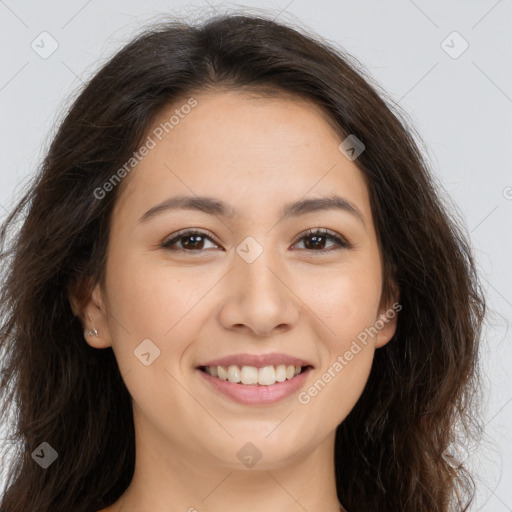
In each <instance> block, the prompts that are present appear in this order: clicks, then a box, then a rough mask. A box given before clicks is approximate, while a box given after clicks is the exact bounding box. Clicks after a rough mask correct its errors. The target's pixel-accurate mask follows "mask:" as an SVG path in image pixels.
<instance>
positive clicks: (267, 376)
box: [258, 366, 276, 386]
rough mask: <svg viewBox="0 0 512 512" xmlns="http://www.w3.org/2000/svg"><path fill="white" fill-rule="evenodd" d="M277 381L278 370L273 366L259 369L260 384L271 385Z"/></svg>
mask: <svg viewBox="0 0 512 512" xmlns="http://www.w3.org/2000/svg"><path fill="white" fill-rule="evenodd" d="M275 383H276V370H275V369H274V367H273V366H264V367H263V368H260V369H259V370H258V384H261V385H263V386H270V385H271V384H275Z"/></svg>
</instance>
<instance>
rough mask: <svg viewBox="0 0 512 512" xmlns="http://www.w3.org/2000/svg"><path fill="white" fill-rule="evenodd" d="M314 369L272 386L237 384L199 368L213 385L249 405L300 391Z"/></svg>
mask: <svg viewBox="0 0 512 512" xmlns="http://www.w3.org/2000/svg"><path fill="white" fill-rule="evenodd" d="M311 370H312V368H311V367H308V368H307V369H305V370H304V371H302V372H301V373H299V375H296V376H295V377H294V378H293V379H290V380H285V381H283V382H276V383H275V384H271V385H270V386H261V385H248V384H237V383H235V382H230V381H229V380H222V379H219V378H217V377H212V376H211V375H210V374H209V373H206V372H204V371H202V370H199V369H197V370H196V371H198V372H199V373H200V374H201V376H202V377H203V378H204V379H205V380H206V382H208V383H210V384H211V386H212V387H213V388H214V389H215V390H216V391H219V392H220V393H222V394H224V395H225V396H227V397H229V398H231V399H232V400H234V401H235V402H238V403H241V404H249V405H260V404H273V403H276V402H279V401H280V400H284V399H285V398H288V397H289V396H290V395H292V394H293V393H295V392H296V391H298V390H299V389H300V388H301V387H302V386H303V385H304V382H305V380H306V378H307V376H308V374H309V372H310V371H311Z"/></svg>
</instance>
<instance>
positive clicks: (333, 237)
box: [161, 228, 353, 254]
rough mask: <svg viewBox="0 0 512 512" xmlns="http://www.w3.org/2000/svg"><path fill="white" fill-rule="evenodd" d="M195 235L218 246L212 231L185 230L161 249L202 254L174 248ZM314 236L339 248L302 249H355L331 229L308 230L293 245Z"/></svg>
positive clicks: (197, 251)
mask: <svg viewBox="0 0 512 512" xmlns="http://www.w3.org/2000/svg"><path fill="white" fill-rule="evenodd" d="M193 235H199V236H202V237H204V238H209V239H210V240H211V241H212V242H214V243H215V244H217V242H216V241H215V236H214V235H213V233H211V232H210V231H200V230H197V229H184V230H183V231H179V232H178V233H176V235H174V236H173V237H172V238H170V239H169V240H167V241H165V242H163V243H162V244H161V247H162V248H163V249H166V250H168V251H175V252H178V251H180V252H187V253H194V252H195V253H201V252H203V250H192V249H179V248H178V249H176V248H173V247H172V246H173V245H174V244H175V243H176V242H177V241H179V240H180V239H181V238H184V237H187V236H193ZM313 236H322V237H325V238H326V239H327V240H328V241H331V242H334V243H335V244H336V245H337V246H338V247H330V248H328V249H319V250H316V249H302V250H306V251H309V252H316V253H320V254H323V253H327V252H329V251H332V250H334V249H350V248H352V247H353V244H351V243H350V242H348V241H347V240H346V239H344V238H342V237H340V236H338V235H337V234H336V233H335V232H333V231H330V230H329V229H322V228H313V229H308V230H307V231H306V232H304V233H302V234H301V236H300V238H299V239H298V240H297V241H296V242H295V243H294V244H293V245H296V244H297V243H298V242H300V241H302V240H303V239H304V238H308V237H313Z"/></svg>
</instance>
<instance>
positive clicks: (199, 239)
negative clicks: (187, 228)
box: [181, 235, 204, 249]
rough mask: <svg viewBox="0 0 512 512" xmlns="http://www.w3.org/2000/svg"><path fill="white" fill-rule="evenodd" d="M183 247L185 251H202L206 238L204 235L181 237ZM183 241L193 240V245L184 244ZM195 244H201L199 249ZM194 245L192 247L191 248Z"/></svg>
mask: <svg viewBox="0 0 512 512" xmlns="http://www.w3.org/2000/svg"><path fill="white" fill-rule="evenodd" d="M181 240H182V246H183V247H184V248H185V249H202V248H203V245H204V237H203V236H202V235H186V236H183V237H181ZM183 240H193V242H192V244H188V243H184V242H183ZM195 244H199V247H198V246H197V245H195ZM191 245H192V247H190V246H191Z"/></svg>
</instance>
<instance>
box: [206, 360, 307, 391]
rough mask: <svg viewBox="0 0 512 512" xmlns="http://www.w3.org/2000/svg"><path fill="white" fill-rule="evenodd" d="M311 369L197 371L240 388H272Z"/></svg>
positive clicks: (235, 367)
mask: <svg viewBox="0 0 512 512" xmlns="http://www.w3.org/2000/svg"><path fill="white" fill-rule="evenodd" d="M312 368H313V367H312V366H311V365H308V366H294V365H284V364H281V365H277V366H262V367H259V368H258V367H255V366H238V365H236V364H232V365H230V366H199V367H198V369H199V370H200V371H202V372H204V373H207V374H208V375H210V376H212V377H214V378H217V379H219V380H222V381H229V382H232V383H233V384H240V385H241V386H272V385H273V384H276V383H277V384H279V383H280V382H285V381H288V380H293V379H294V378H295V377H296V376H297V375H301V374H302V373H305V372H307V371H309V370H311V369H312Z"/></svg>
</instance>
